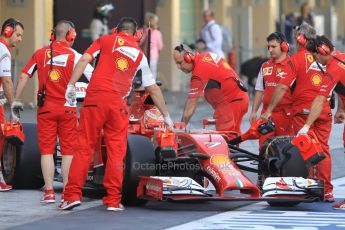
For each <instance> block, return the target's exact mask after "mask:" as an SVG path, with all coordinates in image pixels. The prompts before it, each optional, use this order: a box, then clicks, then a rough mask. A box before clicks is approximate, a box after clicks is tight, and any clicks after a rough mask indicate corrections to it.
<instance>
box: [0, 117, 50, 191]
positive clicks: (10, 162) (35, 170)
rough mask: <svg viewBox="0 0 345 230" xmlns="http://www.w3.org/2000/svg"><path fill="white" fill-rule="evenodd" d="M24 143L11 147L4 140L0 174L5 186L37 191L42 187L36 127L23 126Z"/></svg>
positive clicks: (11, 145) (34, 125) (31, 125)
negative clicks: (0, 172) (0, 173)
mask: <svg viewBox="0 0 345 230" xmlns="http://www.w3.org/2000/svg"><path fill="white" fill-rule="evenodd" d="M23 129H24V134H25V141H24V144H23V145H13V144H10V143H9V142H7V141H6V140H5V144H4V149H3V155H2V159H1V164H2V173H3V176H4V179H5V182H6V183H7V184H10V185H12V186H13V187H14V188H16V189H37V188H41V187H42V186H43V185H44V181H43V176H42V171H41V163H40V162H41V154H40V151H39V149H38V142H37V126H36V124H34V123H24V124H23Z"/></svg>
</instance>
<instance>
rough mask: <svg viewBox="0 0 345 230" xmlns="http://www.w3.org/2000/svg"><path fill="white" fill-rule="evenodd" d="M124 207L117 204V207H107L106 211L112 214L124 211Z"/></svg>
mask: <svg viewBox="0 0 345 230" xmlns="http://www.w3.org/2000/svg"><path fill="white" fill-rule="evenodd" d="M124 210H125V207H124V206H123V205H122V204H119V206H117V207H113V206H108V208H107V211H113V212H118V211H124Z"/></svg>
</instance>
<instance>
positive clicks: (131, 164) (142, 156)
mask: <svg viewBox="0 0 345 230" xmlns="http://www.w3.org/2000/svg"><path fill="white" fill-rule="evenodd" d="M155 174H156V170H155V152H154V148H153V145H152V142H151V141H150V140H149V139H148V138H147V137H144V136H139V135H128V141H127V154H126V161H125V170H124V178H123V186H122V203H123V204H124V205H127V206H144V205H145V204H146V203H147V200H143V199H138V198H137V186H138V183H139V176H154V175H155Z"/></svg>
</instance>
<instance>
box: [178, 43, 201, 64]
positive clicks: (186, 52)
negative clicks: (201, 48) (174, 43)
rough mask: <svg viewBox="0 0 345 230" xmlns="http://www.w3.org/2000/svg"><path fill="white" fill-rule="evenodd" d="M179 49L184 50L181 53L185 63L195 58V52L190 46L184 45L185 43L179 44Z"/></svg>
mask: <svg viewBox="0 0 345 230" xmlns="http://www.w3.org/2000/svg"><path fill="white" fill-rule="evenodd" d="M179 47H180V50H181V51H182V52H184V54H183V59H184V61H185V62H187V63H192V62H194V60H195V55H196V54H197V53H196V52H193V50H191V48H189V47H188V46H186V45H185V44H180V46H179Z"/></svg>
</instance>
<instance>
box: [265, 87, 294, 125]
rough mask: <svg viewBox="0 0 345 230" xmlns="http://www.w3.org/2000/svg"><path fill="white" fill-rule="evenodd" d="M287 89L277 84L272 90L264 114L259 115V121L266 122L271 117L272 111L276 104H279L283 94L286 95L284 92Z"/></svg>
mask: <svg viewBox="0 0 345 230" xmlns="http://www.w3.org/2000/svg"><path fill="white" fill-rule="evenodd" d="M288 88H289V87H287V86H286V85H284V84H278V85H277V86H276V88H275V89H274V92H273V95H272V97H271V99H270V102H269V104H268V106H267V110H266V112H265V113H263V114H262V115H261V119H262V120H264V121H266V120H268V118H269V117H270V116H271V114H272V111H273V110H274V108H275V107H276V106H277V104H278V103H279V102H280V100H281V99H282V97H283V96H284V94H285V93H286V90H288Z"/></svg>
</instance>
